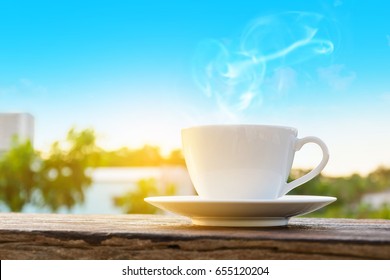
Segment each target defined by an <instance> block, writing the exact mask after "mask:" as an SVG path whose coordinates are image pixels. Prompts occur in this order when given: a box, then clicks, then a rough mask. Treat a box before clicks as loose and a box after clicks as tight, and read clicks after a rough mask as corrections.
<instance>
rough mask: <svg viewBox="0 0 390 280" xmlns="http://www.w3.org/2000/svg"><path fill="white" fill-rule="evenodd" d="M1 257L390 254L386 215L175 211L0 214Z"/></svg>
mask: <svg viewBox="0 0 390 280" xmlns="http://www.w3.org/2000/svg"><path fill="white" fill-rule="evenodd" d="M0 259H3V260H4V259H96V260H97V259H390V221H389V220H352V219H312V218H295V219H292V220H291V221H290V223H289V225H288V226H286V227H275V228H227V227H226V228H221V227H201V226H195V225H192V224H191V222H190V220H188V219H186V218H182V217H176V216H158V215H61V214H15V213H3V214H0Z"/></svg>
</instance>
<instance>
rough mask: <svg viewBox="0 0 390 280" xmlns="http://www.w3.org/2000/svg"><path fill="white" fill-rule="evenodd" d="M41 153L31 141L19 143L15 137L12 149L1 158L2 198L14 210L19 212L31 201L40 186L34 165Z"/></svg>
mask: <svg viewBox="0 0 390 280" xmlns="http://www.w3.org/2000/svg"><path fill="white" fill-rule="evenodd" d="M38 162H39V155H38V153H37V152H35V151H34V148H33V146H32V145H31V142H30V141H26V142H24V143H19V141H18V139H17V138H16V137H15V138H14V139H13V141H12V146H11V149H10V150H9V151H8V152H6V153H5V154H4V155H3V157H2V158H1V159H0V200H1V201H2V202H4V203H5V204H6V205H7V206H8V208H9V209H10V210H11V211H13V212H19V211H21V210H22V209H23V206H24V205H25V204H27V203H29V202H30V201H31V198H32V194H33V193H34V191H36V190H37V188H38V185H37V183H38V174H37V173H36V172H35V171H34V167H35V166H36V164H37V163H38Z"/></svg>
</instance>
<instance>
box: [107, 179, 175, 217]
mask: <svg viewBox="0 0 390 280" xmlns="http://www.w3.org/2000/svg"><path fill="white" fill-rule="evenodd" d="M175 193H176V187H175V185H174V184H168V185H166V186H161V187H160V188H159V187H158V186H157V181H156V179H154V178H149V179H142V180H140V181H138V183H137V187H136V189H135V190H133V191H130V192H128V193H125V194H124V195H122V196H117V197H114V199H113V200H114V205H115V206H117V207H120V208H122V211H123V212H124V213H127V214H156V213H157V212H158V211H159V209H158V208H156V207H154V206H152V205H150V204H149V203H147V202H145V201H144V198H145V197H149V196H159V195H174V194H175Z"/></svg>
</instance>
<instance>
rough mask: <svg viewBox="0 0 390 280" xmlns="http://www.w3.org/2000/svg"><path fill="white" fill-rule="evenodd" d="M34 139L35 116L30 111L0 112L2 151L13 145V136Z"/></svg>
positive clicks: (20, 138)
mask: <svg viewBox="0 0 390 280" xmlns="http://www.w3.org/2000/svg"><path fill="white" fill-rule="evenodd" d="M14 136H17V137H18V139H19V140H21V141H25V140H27V139H30V140H31V142H33V140H34V117H33V116H32V115H31V114H28V113H0V153H1V152H4V151H7V150H8V149H9V148H10V146H11V141H12V137H14Z"/></svg>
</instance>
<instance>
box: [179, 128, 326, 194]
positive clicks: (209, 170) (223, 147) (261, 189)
mask: <svg viewBox="0 0 390 280" xmlns="http://www.w3.org/2000/svg"><path fill="white" fill-rule="evenodd" d="M297 134H298V131H297V129H295V128H292V127H284V126H270V125H206V126H197V127H190V128H185V129H183V130H182V144H183V153H184V157H185V161H186V164H187V168H188V171H189V174H190V177H191V180H192V182H193V184H194V187H195V189H196V191H197V192H198V195H199V196H200V197H202V198H206V199H276V198H278V197H281V196H283V195H285V194H286V193H288V192H289V191H290V190H292V189H294V188H296V187H297V186H299V185H302V184H304V183H306V182H307V181H309V180H311V179H313V178H314V177H315V176H317V175H318V174H319V173H320V172H321V171H322V170H323V169H324V167H325V165H326V164H327V162H328V159H329V152H328V149H327V147H326V145H325V143H324V142H323V141H322V140H320V139H319V138H317V137H312V136H311V137H305V138H302V139H299V138H297ZM306 143H315V144H317V145H319V146H320V148H321V150H322V154H323V155H322V160H321V162H320V163H319V164H318V166H317V167H316V168H314V169H313V170H311V171H310V172H309V173H307V174H305V175H304V176H302V177H300V178H298V179H296V180H294V181H292V182H289V183H287V179H288V175H289V173H290V170H291V168H292V164H293V160H294V155H295V152H296V151H299V150H300V149H301V147H302V146H303V145H304V144H306Z"/></svg>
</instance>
